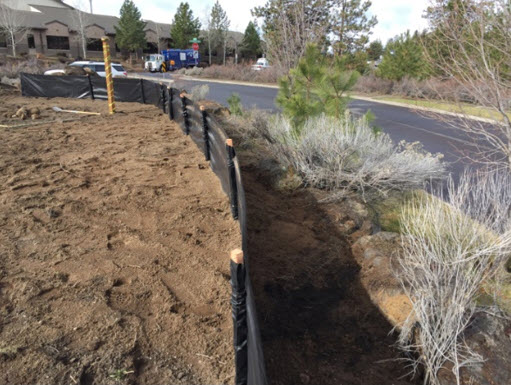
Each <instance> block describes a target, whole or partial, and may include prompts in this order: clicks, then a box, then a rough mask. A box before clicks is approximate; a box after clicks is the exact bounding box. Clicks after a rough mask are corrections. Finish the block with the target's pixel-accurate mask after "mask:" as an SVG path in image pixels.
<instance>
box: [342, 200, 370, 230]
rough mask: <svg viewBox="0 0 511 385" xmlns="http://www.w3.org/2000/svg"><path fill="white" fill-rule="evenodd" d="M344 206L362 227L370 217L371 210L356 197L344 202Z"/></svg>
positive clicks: (347, 212)
mask: <svg viewBox="0 0 511 385" xmlns="http://www.w3.org/2000/svg"><path fill="white" fill-rule="evenodd" d="M343 206H344V209H345V210H346V214H347V215H348V216H349V217H350V218H351V219H352V220H353V221H354V222H355V224H356V225H357V226H358V227H361V226H362V224H363V223H364V222H365V221H367V220H368V219H369V211H368V210H367V208H366V206H365V205H364V204H363V203H361V202H358V201H356V200H355V199H348V200H346V201H345V202H344V205H343Z"/></svg>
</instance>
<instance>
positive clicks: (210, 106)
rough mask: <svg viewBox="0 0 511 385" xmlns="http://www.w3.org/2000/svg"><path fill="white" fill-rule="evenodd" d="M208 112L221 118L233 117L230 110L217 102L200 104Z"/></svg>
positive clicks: (204, 101) (207, 101) (202, 102)
mask: <svg viewBox="0 0 511 385" xmlns="http://www.w3.org/2000/svg"><path fill="white" fill-rule="evenodd" d="M200 104H201V105H202V106H204V108H205V109H206V111H207V112H209V113H210V114H213V115H216V116H221V117H224V118H225V117H228V116H230V115H231V112H230V111H229V109H228V108H227V107H225V106H223V105H221V104H219V103H217V102H212V101H211V100H202V101H201V103H200Z"/></svg>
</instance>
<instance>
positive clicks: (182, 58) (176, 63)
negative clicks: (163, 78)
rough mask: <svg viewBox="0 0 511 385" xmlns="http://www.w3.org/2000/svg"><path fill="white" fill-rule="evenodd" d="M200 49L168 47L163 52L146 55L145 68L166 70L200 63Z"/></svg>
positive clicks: (155, 70) (152, 70)
mask: <svg viewBox="0 0 511 385" xmlns="http://www.w3.org/2000/svg"><path fill="white" fill-rule="evenodd" d="M199 62H200V55H199V51H197V50H193V49H166V50H163V51H161V54H151V55H147V56H146V57H145V63H144V69H145V70H146V71H150V72H166V71H173V70H176V69H180V68H190V67H196V66H198V65H199Z"/></svg>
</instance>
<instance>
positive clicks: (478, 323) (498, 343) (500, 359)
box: [440, 312, 511, 385]
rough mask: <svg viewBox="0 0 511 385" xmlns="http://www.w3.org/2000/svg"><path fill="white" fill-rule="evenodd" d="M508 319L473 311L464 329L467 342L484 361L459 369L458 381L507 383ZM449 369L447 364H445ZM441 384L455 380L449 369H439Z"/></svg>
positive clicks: (510, 354) (510, 377)
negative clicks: (469, 321) (472, 317)
mask: <svg viewBox="0 0 511 385" xmlns="http://www.w3.org/2000/svg"><path fill="white" fill-rule="evenodd" d="M510 337H511V321H510V320H509V319H505V318H501V317H497V316H494V315H491V314H488V313H482V312H481V313H476V315H475V316H474V319H473V320H472V322H471V324H470V325H469V326H468V328H467V330H466V331H465V335H464V339H465V342H466V343H467V345H468V346H469V347H470V348H471V349H472V350H473V351H474V352H475V353H476V354H479V355H481V357H482V358H483V359H484V362H482V363H480V364H478V365H473V366H470V367H465V368H462V369H461V383H462V384H477V385H495V384H499V385H500V384H502V385H503V384H511V338H510ZM446 369H449V368H446ZM440 373H441V376H440V384H441V385H451V384H455V383H456V381H455V378H454V376H453V375H452V373H451V371H450V370H442V371H441V372H440Z"/></svg>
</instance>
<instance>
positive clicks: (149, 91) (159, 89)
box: [20, 73, 268, 385]
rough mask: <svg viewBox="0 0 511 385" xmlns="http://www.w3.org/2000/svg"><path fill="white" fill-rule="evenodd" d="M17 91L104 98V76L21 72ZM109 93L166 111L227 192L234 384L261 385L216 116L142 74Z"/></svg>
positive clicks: (233, 159)
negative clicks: (234, 252)
mask: <svg viewBox="0 0 511 385" xmlns="http://www.w3.org/2000/svg"><path fill="white" fill-rule="evenodd" d="M20 78H21V93H22V95H23V96H35V97H46V98H47V97H50V98H51V97H64V98H79V99H85V98H92V99H105V100H106V99H107V93H106V82H105V79H104V78H100V77H95V76H91V77H87V76H45V75H32V74H25V73H22V74H21V75H20ZM114 97H115V100H116V101H118V102H137V103H144V104H153V105H155V106H158V107H159V108H161V109H162V110H163V111H164V112H167V113H168V116H169V118H170V119H173V120H174V121H175V122H176V123H177V124H178V125H179V126H180V127H181V129H182V130H183V133H184V134H187V135H190V137H191V138H192V140H193V141H194V142H195V143H196V144H197V146H198V148H199V149H200V150H201V151H202V152H203V153H204V156H205V159H206V160H209V162H210V165H211V169H212V170H213V172H214V173H215V174H216V175H217V177H218V179H219V180H220V184H221V186H222V189H223V191H224V192H225V193H226V194H227V196H229V199H230V202H231V211H232V214H233V217H234V218H235V219H237V220H238V222H239V226H240V232H241V236H242V250H243V255H244V258H243V260H244V262H243V264H241V265H236V264H234V265H233V263H232V261H231V275H232V277H231V285H232V288H233V294H232V298H231V303H232V305H233V327H234V350H235V363H236V385H245V384H247V385H267V383H268V380H267V377H266V369H265V364H264V355H263V348H262V343H261V337H260V332H259V323H258V321H257V311H256V306H255V300H254V292H253V289H252V284H251V280H250V253H249V250H248V248H247V207H246V201H245V190H244V188H243V180H242V178H241V169H240V165H239V162H238V158H237V156H236V153H235V151H234V148H233V147H230V146H226V141H227V139H228V137H227V134H226V133H225V131H224V130H223V128H222V126H221V125H220V124H219V123H218V121H217V120H216V119H215V118H214V117H212V116H210V115H209V114H208V113H207V112H206V111H202V110H201V109H200V106H198V105H197V104H196V103H194V102H193V101H191V100H190V99H188V98H187V97H186V94H184V93H180V91H179V90H177V89H175V88H171V87H167V88H166V87H163V86H162V85H161V84H158V83H155V82H152V81H148V80H145V79H120V78H114Z"/></svg>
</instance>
